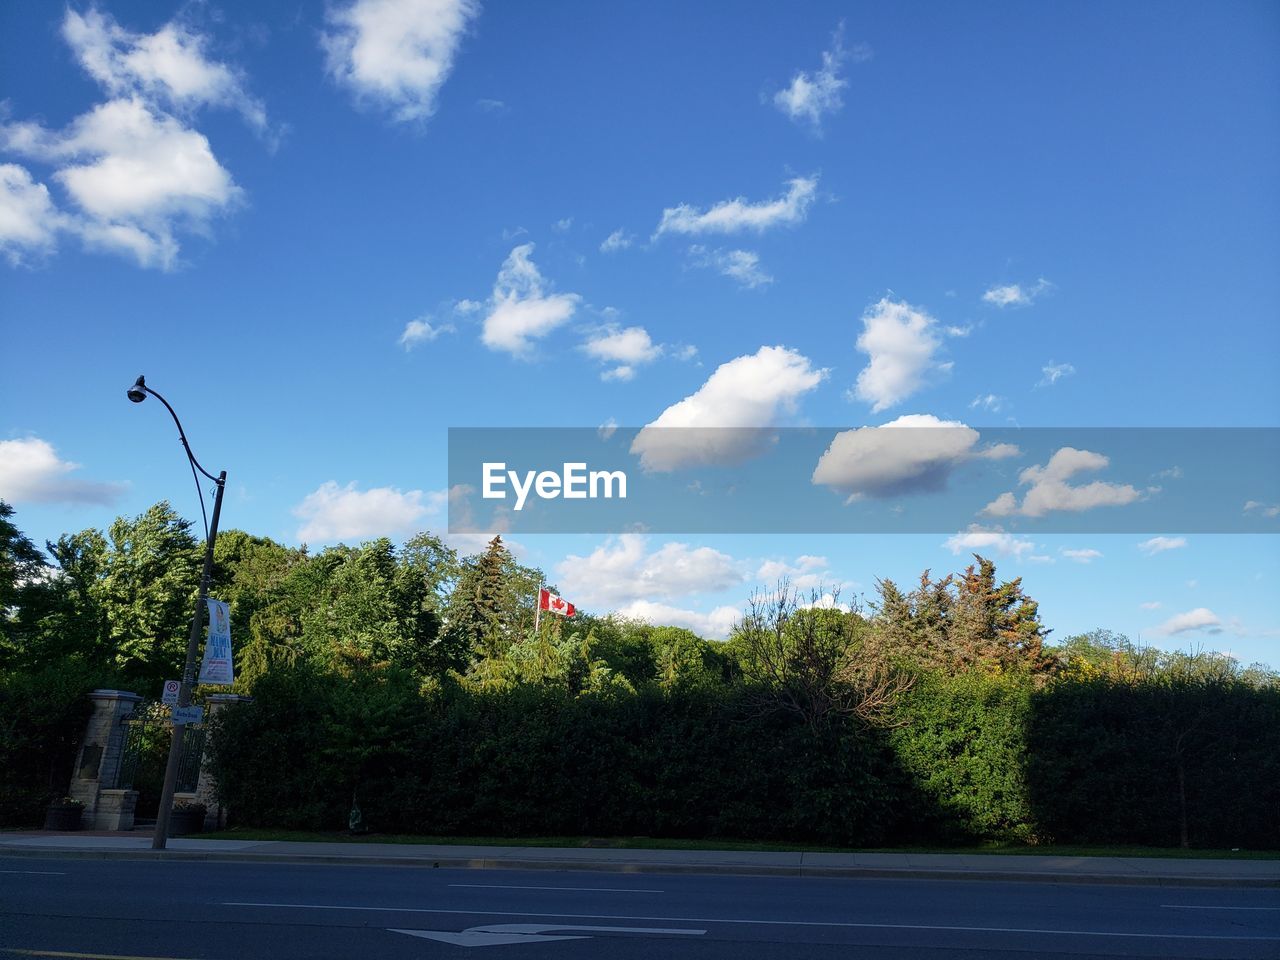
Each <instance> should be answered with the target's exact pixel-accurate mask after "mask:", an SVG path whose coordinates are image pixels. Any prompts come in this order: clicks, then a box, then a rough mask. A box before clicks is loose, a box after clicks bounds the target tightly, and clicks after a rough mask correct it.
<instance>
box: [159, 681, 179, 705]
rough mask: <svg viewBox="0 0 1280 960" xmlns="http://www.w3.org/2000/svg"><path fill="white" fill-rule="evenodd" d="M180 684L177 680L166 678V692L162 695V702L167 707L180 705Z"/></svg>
mask: <svg viewBox="0 0 1280 960" xmlns="http://www.w3.org/2000/svg"><path fill="white" fill-rule="evenodd" d="M180 686H181V685H180V684H179V683H178V681H177V680H166V681H165V682H164V692H163V693H162V694H161V695H160V702H161V703H163V704H164V705H165V706H166V707H176V706H177V705H178V690H179V689H180Z"/></svg>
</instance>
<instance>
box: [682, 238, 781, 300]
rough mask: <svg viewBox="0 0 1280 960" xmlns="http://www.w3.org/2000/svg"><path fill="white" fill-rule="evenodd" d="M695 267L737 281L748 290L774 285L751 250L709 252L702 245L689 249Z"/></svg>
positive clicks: (695, 245) (757, 256)
mask: <svg viewBox="0 0 1280 960" xmlns="http://www.w3.org/2000/svg"><path fill="white" fill-rule="evenodd" d="M689 257H690V258H691V261H692V263H693V265H694V266H695V267H704V268H708V269H711V270H715V271H717V272H718V273H721V274H723V275H724V276H726V277H729V278H730V279H732V280H736V281H737V282H738V283H739V284H740V285H741V286H743V287H746V288H747V289H748V290H754V289H756V288H757V287H764V286H767V285H769V284H771V283H773V277H771V276H769V274H767V273H765V272H764V270H762V269H761V268H760V256H759V254H756V253H753V252H752V251H750V250H719V249H717V250H708V249H707V248H706V247H704V246H703V245H702V244H700V243H695V244H694V245H693V246H691V247H690V248H689Z"/></svg>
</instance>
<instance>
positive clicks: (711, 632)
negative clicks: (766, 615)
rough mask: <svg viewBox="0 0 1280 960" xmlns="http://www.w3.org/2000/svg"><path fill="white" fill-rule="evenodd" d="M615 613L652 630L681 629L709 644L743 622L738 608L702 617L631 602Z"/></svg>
mask: <svg viewBox="0 0 1280 960" xmlns="http://www.w3.org/2000/svg"><path fill="white" fill-rule="evenodd" d="M617 612H618V613H619V614H620V615H621V616H624V617H631V618H633V619H636V620H643V621H644V622H645V623H651V624H653V625H654V626H669V627H684V628H685V629H686V630H692V631H693V632H694V633H696V634H698V636H700V637H706V638H707V639H710V640H724V639H725V638H727V637H728V636H729V633H730V632H731V631H732V630H733V628H734V625H735V624H737V622H738V621H739V620H740V619H741V618H742V611H741V610H739V609H738V608H737V607H730V606H721V607H716V608H715V609H713V610H711V611H710V612H708V613H702V612H700V611H698V610H687V609H684V608H682V607H673V606H671V605H670V604H666V603H654V602H653V601H652V600H634V601H632V602H631V603H629V604H627V605H626V606H624V607H620V608H618V610H617Z"/></svg>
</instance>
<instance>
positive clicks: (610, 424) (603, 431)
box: [596, 417, 618, 441]
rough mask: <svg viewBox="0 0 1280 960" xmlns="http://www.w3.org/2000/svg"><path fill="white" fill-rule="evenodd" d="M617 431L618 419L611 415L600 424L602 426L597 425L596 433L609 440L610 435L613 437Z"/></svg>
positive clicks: (602, 438)
mask: <svg viewBox="0 0 1280 960" xmlns="http://www.w3.org/2000/svg"><path fill="white" fill-rule="evenodd" d="M617 432H618V421H617V420H615V419H614V418H613V417H610V418H609V419H608V420H606V421H605V422H604V423H602V424H600V426H598V427H596V434H597V435H599V437H600V439H601V440H606V441H607V440H608V439H609V438H610V437H612V436H613V435H614V434H615V433H617Z"/></svg>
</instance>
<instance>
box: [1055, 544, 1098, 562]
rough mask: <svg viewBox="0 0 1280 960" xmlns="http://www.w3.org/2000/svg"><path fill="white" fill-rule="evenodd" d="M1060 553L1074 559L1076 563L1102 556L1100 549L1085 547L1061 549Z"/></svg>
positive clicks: (1091, 560) (1090, 560)
mask: <svg viewBox="0 0 1280 960" xmlns="http://www.w3.org/2000/svg"><path fill="white" fill-rule="evenodd" d="M1062 555H1063V556H1064V557H1067V558H1068V559H1071V560H1074V561H1075V562H1076V563H1092V562H1093V561H1094V560H1097V559H1098V558H1099V557H1101V556H1102V551H1101V550H1093V549H1091V548H1085V549H1082V550H1065V549H1064V550H1063V551H1062Z"/></svg>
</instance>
